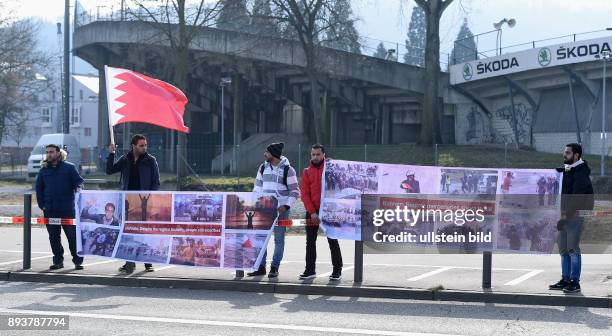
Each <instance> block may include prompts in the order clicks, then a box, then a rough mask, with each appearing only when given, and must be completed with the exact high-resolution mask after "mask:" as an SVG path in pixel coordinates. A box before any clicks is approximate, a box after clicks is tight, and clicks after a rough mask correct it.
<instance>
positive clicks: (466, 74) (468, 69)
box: [463, 63, 474, 80]
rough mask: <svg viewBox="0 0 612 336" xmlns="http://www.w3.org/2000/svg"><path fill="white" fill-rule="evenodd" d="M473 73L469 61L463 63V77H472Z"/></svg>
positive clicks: (466, 78)
mask: <svg viewBox="0 0 612 336" xmlns="http://www.w3.org/2000/svg"><path fill="white" fill-rule="evenodd" d="M473 74H474V71H473V70H472V66H471V65H470V63H465V65H464V66H463V79H465V80H470V79H472V75H473Z"/></svg>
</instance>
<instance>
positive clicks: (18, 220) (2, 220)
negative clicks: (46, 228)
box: [0, 217, 75, 225]
mask: <svg viewBox="0 0 612 336" xmlns="http://www.w3.org/2000/svg"><path fill="white" fill-rule="evenodd" d="M23 221H24V218H23V217H0V224H23ZM31 223H32V224H39V225H44V224H52V225H74V224H75V221H74V219H72V218H44V217H32V220H31Z"/></svg>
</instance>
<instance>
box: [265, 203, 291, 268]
mask: <svg viewBox="0 0 612 336" xmlns="http://www.w3.org/2000/svg"><path fill="white" fill-rule="evenodd" d="M288 218H289V211H285V212H284V213H282V214H279V215H278V219H279V220H281V219H288ZM286 232H287V227H285V226H278V225H276V226H274V254H273V255H272V267H276V268H278V267H279V266H280V263H281V260H283V253H284V252H285V233H286ZM264 248H266V247H265V246H264ZM267 258H268V251H267V249H266V251H265V252H264V255H263V258H262V260H261V265H260V266H259V267H260V268H265V267H266V259H267Z"/></svg>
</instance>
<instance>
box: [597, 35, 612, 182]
mask: <svg viewBox="0 0 612 336" xmlns="http://www.w3.org/2000/svg"><path fill="white" fill-rule="evenodd" d="M608 30H612V29H610V28H608ZM595 58H597V59H599V60H601V61H603V75H602V82H601V83H602V84H601V85H602V90H601V92H602V98H601V158H600V163H599V170H600V172H599V174H600V176H604V173H605V167H604V166H605V159H606V138H607V136H606V119H607V118H606V65H607V63H608V61H609V60H610V59H611V58H612V55H611V54H610V52H609V51H607V50H606V51H602V52H601V54H599V55H595Z"/></svg>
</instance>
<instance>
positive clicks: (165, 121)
mask: <svg viewBox="0 0 612 336" xmlns="http://www.w3.org/2000/svg"><path fill="white" fill-rule="evenodd" d="M104 75H105V78H106V93H107V102H108V120H109V130H110V139H111V144H110V146H109V152H110V153H109V156H108V159H107V161H106V173H107V174H109V175H110V174H114V173H117V172H121V189H122V190H159V187H160V181H159V166H158V164H157V160H156V159H155V157H154V156H152V155H150V154H149V153H147V139H146V138H145V136H144V135H141V134H136V135H134V136H133V137H132V142H131V150H130V151H129V152H128V153H127V154H125V155H123V156H121V157H120V158H119V160H117V162H115V149H116V146H115V140H114V135H113V126H115V125H118V124H123V123H127V122H143V123H148V124H152V125H156V126H160V127H164V128H168V129H172V130H176V131H178V132H183V133H188V132H189V128H187V127H186V126H185V125H184V124H183V115H184V113H185V105H186V104H187V97H186V96H185V94H184V93H183V92H181V90H179V89H178V88H176V87H174V86H172V85H170V84H168V83H166V82H163V81H160V80H158V79H155V78H151V77H148V76H145V75H143V74H141V73H137V72H134V71H131V70H127V69H120V68H111V67H108V66H105V67H104ZM135 266H136V264H135V263H133V262H126V263H125V265H123V266H121V267H120V268H119V271H120V272H124V273H132V272H133V271H134V268H135ZM145 269H146V271H147V272H152V271H153V265H151V264H145Z"/></svg>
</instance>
